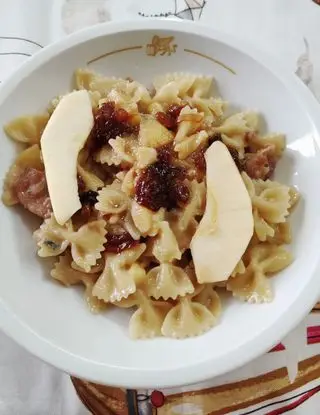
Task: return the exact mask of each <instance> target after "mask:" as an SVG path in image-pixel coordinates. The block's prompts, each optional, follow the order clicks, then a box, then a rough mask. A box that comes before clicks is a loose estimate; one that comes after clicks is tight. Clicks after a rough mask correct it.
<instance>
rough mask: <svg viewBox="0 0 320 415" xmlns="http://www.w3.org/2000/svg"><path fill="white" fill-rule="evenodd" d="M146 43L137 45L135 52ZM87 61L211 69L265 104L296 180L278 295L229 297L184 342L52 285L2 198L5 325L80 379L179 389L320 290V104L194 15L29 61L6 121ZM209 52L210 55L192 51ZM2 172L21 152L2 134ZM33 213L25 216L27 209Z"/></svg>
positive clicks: (224, 88) (235, 91)
mask: <svg viewBox="0 0 320 415" xmlns="http://www.w3.org/2000/svg"><path fill="white" fill-rule="evenodd" d="M154 35H159V36H160V37H168V36H173V37H174V39H173V41H172V43H171V45H172V44H176V45H177V50H176V52H175V53H172V54H171V56H167V55H165V56H161V55H160V54H158V55H157V56H154V57H152V56H148V55H147V54H146V45H147V44H149V43H150V42H151V40H152V38H153V36H154ZM138 46H139V47H140V46H141V48H138ZM132 47H136V49H132V50H127V51H122V52H119V53H115V54H111V55H110V54H109V55H108V56H106V57H105V58H103V59H100V60H98V61H97V62H95V63H94V64H92V65H91V67H92V68H94V69H96V70H98V71H102V72H104V73H106V74H109V75H116V76H123V77H126V76H131V77H133V78H136V79H137V80H138V81H141V82H143V83H149V82H150V80H151V79H152V78H153V76H155V75H156V74H162V73H164V72H167V71H186V70H187V71H191V72H198V73H202V74H209V75H213V76H214V77H215V78H216V79H217V81H218V86H219V89H220V92H221V94H222V96H223V97H224V98H226V99H228V100H229V101H230V102H232V103H233V104H234V105H235V106H236V107H241V108H251V109H258V110H259V111H260V112H261V113H262V114H263V115H264V116H265V120H266V123H267V125H268V129H269V130H270V131H280V132H284V133H286V135H287V140H288V150H287V152H286V155H285V157H284V159H283V160H282V161H281V163H280V165H279V168H278V171H277V178H279V179H280V180H282V181H284V182H285V183H287V184H294V185H296V186H297V187H298V188H299V189H300V191H301V193H302V197H303V200H302V202H301V203H300V205H299V207H298V209H297V210H296V212H295V213H294V215H293V222H294V243H293V245H292V250H293V253H294V255H295V258H296V260H295V262H294V263H293V265H292V266H290V267H289V268H288V269H287V270H285V271H284V272H283V273H282V274H281V275H279V276H277V277H276V278H274V279H273V280H272V284H273V288H274V291H275V300H274V302H273V303H271V304H264V305H249V304H243V303H240V302H238V301H233V300H228V301H227V303H226V304H224V312H223V315H222V318H221V322H220V324H219V325H218V326H217V327H215V328H214V329H212V330H210V331H209V332H208V333H207V334H205V335H203V336H201V337H197V338H192V339H188V340H182V341H177V340H170V339H165V338H161V339H155V340H152V341H132V340H130V339H129V337H128V320H129V314H127V312H125V311H124V310H123V312H122V310H120V311H119V310H115V311H111V312H108V313H105V314H102V315H98V316H95V315H91V314H90V313H89V312H88V311H87V309H86V307H85V304H84V302H83V299H82V295H81V293H80V292H78V291H77V290H75V289H65V288H64V287H60V286H58V285H56V284H54V283H53V282H52V281H51V280H50V278H49V277H48V270H47V269H46V268H45V267H44V266H43V261H42V263H41V262H40V261H38V259H37V258H36V255H35V245H34V242H33V240H32V237H31V231H32V230H33V229H34V228H35V226H36V224H35V223H32V224H30V220H29V221H27V220H26V218H25V217H22V215H21V214H20V211H18V209H17V210H16V209H8V208H6V207H5V206H3V205H1V206H0V215H1V233H0V249H1V251H0V258H1V264H2V271H1V277H0V278H1V281H0V327H1V328H2V329H3V330H4V331H5V332H6V333H7V334H9V335H10V336H11V337H12V338H14V339H15V340H16V341H17V342H18V343H20V344H21V345H23V346H24V347H26V348H27V349H28V350H29V351H31V352H32V353H34V354H35V355H37V356H39V357H40V358H42V359H44V360H45V361H47V362H49V363H51V364H53V365H55V366H57V367H59V368H60V369H62V370H64V371H67V372H69V373H71V374H74V375H77V376H79V377H81V378H85V379H88V380H92V381H96V382H99V383H106V384H112V385H115V386H126V387H131V388H138V387H157V388H162V387H171V386H176V385H182V384H187V383H196V382H199V381H202V380H205V379H208V378H210V377H214V376H216V375H219V374H222V373H225V372H227V371H229V370H232V369H235V368H236V367H238V366H240V365H242V364H244V363H246V362H248V361H249V360H251V359H253V358H255V357H257V356H258V355H260V354H262V353H263V352H265V351H267V350H268V349H269V348H270V347H272V346H273V345H274V344H276V342H277V341H279V340H280V339H281V338H282V337H284V336H285V334H286V333H287V332H289V331H290V330H291V329H292V328H293V327H294V326H295V325H296V324H297V323H298V322H299V321H300V320H301V319H302V318H303V317H304V316H305V315H306V314H307V313H308V311H309V310H310V309H311V307H312V305H313V304H314V303H315V302H316V299H317V296H318V295H319V291H320V279H319V274H317V273H316V270H317V267H318V261H319V255H320V252H319V248H318V245H319V242H320V226H319V221H320V216H319V211H320V197H319V192H318V178H319V177H320V160H319V131H320V111H319V107H318V103H317V102H316V100H315V99H314V97H313V96H312V95H311V94H310V92H309V91H308V90H307V88H306V87H305V86H304V85H303V84H302V83H301V82H300V81H299V80H298V78H296V77H295V76H294V75H291V74H289V73H286V72H285V71H283V69H282V68H281V67H280V66H279V65H278V64H277V63H275V62H273V61H272V60H271V59H270V58H268V57H265V56H263V55H261V53H260V52H258V51H255V50H254V49H253V48H252V47H249V46H243V44H242V43H241V42H240V41H238V40H237V39H232V38H229V37H228V36H226V35H224V34H221V33H217V32H214V31H212V30H210V29H209V28H208V27H204V26H200V25H196V24H194V23H187V22H174V21H164V20H162V21H150V20H148V21H139V22H130V23H126V25H124V24H123V23H111V24H107V25H101V26H96V27H94V28H90V29H86V30H84V31H82V32H79V33H77V34H75V35H72V36H70V37H68V38H66V39H64V40H63V41H61V42H59V43H56V44H54V45H52V46H50V47H48V48H46V49H45V50H43V51H41V52H40V53H38V54H37V55H36V56H34V57H33V58H31V59H30V60H29V61H28V62H27V63H26V64H25V65H24V66H23V67H21V68H20V69H19V71H18V72H16V73H15V74H14V75H13V76H12V77H11V79H10V80H9V81H8V82H7V83H5V85H3V86H2V88H1V90H0V125H3V124H4V123H6V122H7V121H9V120H11V119H12V118H14V117H15V116H18V115H21V114H25V113H34V112H37V111H41V110H43V109H44V108H45V107H46V105H47V104H48V102H49V100H50V99H51V98H52V97H53V96H55V95H57V94H61V93H64V92H66V91H67V90H68V88H69V87H70V77H71V74H72V72H73V70H74V69H75V68H77V67H83V66H84V65H85V64H86V62H88V61H90V60H92V59H95V58H96V57H98V56H100V55H104V54H106V53H110V52H112V51H115V50H120V49H124V48H132ZM185 49H188V50H192V51H194V52H196V53H198V54H199V53H200V54H205V55H207V56H209V57H211V58H212V59H215V60H216V61H220V62H222V63H223V65H225V66H227V67H229V68H231V69H232V70H233V71H234V72H235V73H236V74H233V73H232V71H230V70H227V69H225V67H224V66H222V65H220V64H218V63H215V62H214V61H213V60H210V59H208V58H205V57H202V56H199V55H197V54H194V53H190V52H187V51H185ZM0 134H1V136H0V139H1V152H0V176H1V179H3V177H4V175H5V172H6V170H7V169H8V167H9V165H10V163H11V162H12V159H13V157H14V154H15V149H14V146H13V145H12V143H10V141H9V140H8V139H7V138H6V137H5V135H4V134H3V133H2V132H1V133H0ZM28 218H29V216H28Z"/></svg>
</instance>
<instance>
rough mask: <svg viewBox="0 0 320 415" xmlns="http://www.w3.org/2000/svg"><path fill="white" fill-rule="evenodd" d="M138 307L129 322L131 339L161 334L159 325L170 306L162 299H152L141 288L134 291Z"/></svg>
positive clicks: (147, 337) (148, 337)
mask: <svg viewBox="0 0 320 415" xmlns="http://www.w3.org/2000/svg"><path fill="white" fill-rule="evenodd" d="M136 295H137V298H138V303H139V308H138V310H136V311H135V312H134V314H133V315H132V317H131V319H130V322H129V333H130V337H131V338H132V339H150V338H154V337H158V336H161V335H162V334H161V327H162V324H163V321H164V319H165V316H166V315H167V313H168V311H169V310H170V308H171V306H170V304H168V303H165V302H162V301H152V300H151V299H150V298H148V297H147V296H146V295H145V294H144V293H143V292H142V291H141V290H139V291H137V293H136Z"/></svg>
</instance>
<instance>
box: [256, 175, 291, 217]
mask: <svg viewBox="0 0 320 415" xmlns="http://www.w3.org/2000/svg"><path fill="white" fill-rule="evenodd" d="M259 184H260V183H258V185H259ZM263 186H264V187H265V189H264V190H262V191H261V193H260V194H259V195H256V196H255V197H254V198H253V200H252V204H253V206H254V208H256V209H257V211H258V213H259V215H260V216H261V217H262V218H263V219H264V220H265V221H267V222H268V223H281V222H285V221H286V217H287V216H288V215H289V209H290V188H289V187H288V186H284V185H282V184H280V183H277V182H272V181H270V180H267V181H266V182H264V184H263Z"/></svg>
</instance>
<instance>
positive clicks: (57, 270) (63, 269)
mask: <svg viewBox="0 0 320 415" xmlns="http://www.w3.org/2000/svg"><path fill="white" fill-rule="evenodd" d="M71 261H72V258H71V256H70V255H69V254H66V255H61V256H60V257H59V262H57V263H55V265H54V268H53V270H52V271H51V276H52V278H54V279H55V280H57V281H59V282H60V283H62V284H64V285H66V286H67V287H69V286H71V285H76V284H81V283H82V284H83V285H84V286H85V293H84V297H85V300H86V303H87V305H88V307H89V310H90V311H91V312H92V313H98V312H100V311H102V310H103V309H105V303H104V302H103V301H100V300H98V299H97V298H96V297H94V296H93V295H92V288H93V286H94V284H95V282H96V281H97V279H98V274H86V273H84V272H82V271H76V270H75V269H73V268H72V267H71V265H70V262H71Z"/></svg>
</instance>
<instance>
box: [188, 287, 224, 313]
mask: <svg viewBox="0 0 320 415" xmlns="http://www.w3.org/2000/svg"><path fill="white" fill-rule="evenodd" d="M192 301H195V302H196V303H199V304H202V305H204V306H205V307H207V309H208V310H209V311H210V312H211V313H212V314H213V315H214V316H215V317H216V318H218V317H219V316H220V314H221V301H220V298H219V296H218V294H217V292H216V291H215V289H214V288H213V286H212V285H211V284H204V287H203V289H202V290H201V291H200V293H199V294H198V295H196V296H194V297H192Z"/></svg>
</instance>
